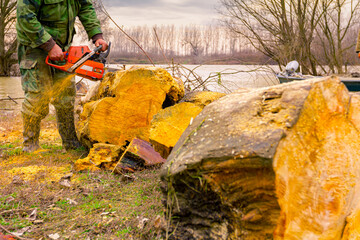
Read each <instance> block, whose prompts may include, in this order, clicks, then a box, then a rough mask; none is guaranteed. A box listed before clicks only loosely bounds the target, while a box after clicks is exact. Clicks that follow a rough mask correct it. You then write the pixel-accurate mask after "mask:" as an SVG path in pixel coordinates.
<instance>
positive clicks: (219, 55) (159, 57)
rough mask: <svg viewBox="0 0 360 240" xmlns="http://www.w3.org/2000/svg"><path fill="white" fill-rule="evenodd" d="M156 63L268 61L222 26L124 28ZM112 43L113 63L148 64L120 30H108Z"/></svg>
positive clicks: (259, 62)
mask: <svg viewBox="0 0 360 240" xmlns="http://www.w3.org/2000/svg"><path fill="white" fill-rule="evenodd" d="M124 30H125V32H126V33H127V34H128V35H130V36H131V37H132V38H133V39H134V40H135V41H136V42H137V43H138V44H139V45H140V46H141V47H142V48H143V49H144V50H145V52H146V53H147V54H148V55H149V56H150V57H151V59H152V60H153V61H155V62H158V63H159V62H161V63H165V62H171V61H174V62H181V63H188V64H201V63H208V64H229V63H230V64H231V63H233V64H265V63H269V61H270V60H269V58H268V57H266V56H265V55H264V54H262V53H260V52H259V51H257V50H255V49H254V48H253V47H252V46H251V45H250V44H249V43H247V42H246V40H245V39H241V38H238V37H236V36H234V35H233V34H232V33H231V32H229V31H228V30H227V29H226V28H224V27H221V26H214V25H208V26H197V25H188V26H179V27H177V26H174V25H167V26H164V25H163V26H154V27H149V26H134V27H125V28H124ZM105 35H106V37H107V38H108V39H109V40H111V42H112V50H111V59H112V60H113V61H115V62H118V63H127V62H139V61H140V62H147V59H146V56H145V55H144V54H143V53H142V51H141V50H140V48H139V47H138V46H137V45H136V44H135V43H134V42H133V41H131V40H129V39H128V37H126V36H125V35H124V34H123V33H122V32H121V31H120V30H118V29H116V28H115V29H106V30H105Z"/></svg>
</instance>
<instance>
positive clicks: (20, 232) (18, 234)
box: [11, 227, 31, 237]
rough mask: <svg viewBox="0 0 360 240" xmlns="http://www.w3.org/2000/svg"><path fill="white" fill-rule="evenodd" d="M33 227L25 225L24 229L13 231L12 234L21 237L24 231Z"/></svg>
mask: <svg viewBox="0 0 360 240" xmlns="http://www.w3.org/2000/svg"><path fill="white" fill-rule="evenodd" d="M30 228H31V227H24V228H22V229H20V230H19V231H17V232H12V233H11V234H13V235H15V236H17V237H21V236H22V235H24V233H26V232H27V231H28V230H30Z"/></svg>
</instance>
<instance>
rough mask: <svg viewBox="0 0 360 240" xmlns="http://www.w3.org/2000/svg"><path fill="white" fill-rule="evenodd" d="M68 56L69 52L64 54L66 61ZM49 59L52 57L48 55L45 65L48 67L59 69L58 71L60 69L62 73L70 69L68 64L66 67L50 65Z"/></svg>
mask: <svg viewBox="0 0 360 240" xmlns="http://www.w3.org/2000/svg"><path fill="white" fill-rule="evenodd" d="M66 55H67V52H64V59H66ZM49 59H50V57H49V55H48V56H47V57H46V60H45V63H46V64H47V65H49V66H52V67H54V68H57V69H60V70H62V71H67V70H68V68H69V67H68V66H67V64H65V65H56V64H53V63H50V62H49Z"/></svg>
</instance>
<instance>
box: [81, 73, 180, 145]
mask: <svg viewBox="0 0 360 240" xmlns="http://www.w3.org/2000/svg"><path fill="white" fill-rule="evenodd" d="M183 95H184V89H183V88H182V87H181V85H179V84H178V83H177V82H176V81H175V80H174V79H173V78H172V77H171V75H170V74H169V73H168V72H166V71H165V70H164V69H161V68H154V67H147V68H140V67H134V68H131V69H129V70H126V71H119V72H116V73H109V74H107V75H106V76H105V78H104V80H103V82H102V83H101V85H100V86H99V89H98V93H97V94H95V97H93V98H94V99H97V101H92V102H89V103H87V104H85V105H84V110H83V112H82V114H81V115H80V120H79V122H78V127H77V129H78V134H79V137H80V141H81V142H82V143H83V144H84V145H86V146H87V147H88V148H91V147H92V145H93V144H94V143H97V142H100V143H110V144H115V145H119V146H122V145H124V144H125V142H126V141H129V142H130V141H131V140H132V139H134V138H140V139H143V140H145V141H148V140H149V129H150V122H151V120H152V118H153V116H154V115H155V114H156V113H158V112H159V111H160V110H161V109H162V107H163V106H164V105H167V106H168V105H173V104H174V103H176V102H178V101H179V100H180V98H181V97H182V96H183Z"/></svg>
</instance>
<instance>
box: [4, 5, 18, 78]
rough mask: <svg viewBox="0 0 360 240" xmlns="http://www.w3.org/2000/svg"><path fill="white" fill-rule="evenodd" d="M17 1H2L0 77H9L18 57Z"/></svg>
mask: <svg viewBox="0 0 360 240" xmlns="http://www.w3.org/2000/svg"><path fill="white" fill-rule="evenodd" d="M15 10H16V0H0V76H9V75H10V73H11V67H12V66H13V65H14V64H15V63H16V62H17V60H16V57H15V56H14V55H15V53H16V46H17V41H16V30H15V21H16V13H15Z"/></svg>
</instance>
